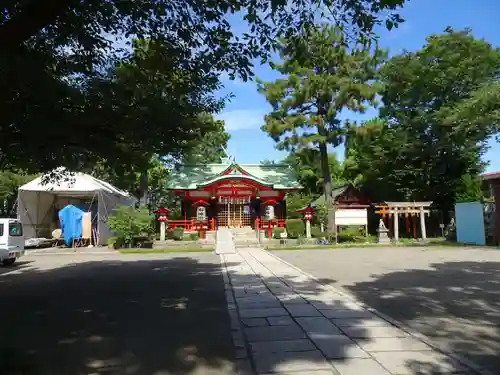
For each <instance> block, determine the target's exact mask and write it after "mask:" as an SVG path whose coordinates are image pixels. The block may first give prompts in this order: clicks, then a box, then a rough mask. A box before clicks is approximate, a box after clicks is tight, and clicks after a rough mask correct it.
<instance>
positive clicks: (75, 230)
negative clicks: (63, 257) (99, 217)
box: [59, 204, 83, 246]
mask: <svg viewBox="0 0 500 375" xmlns="http://www.w3.org/2000/svg"><path fill="white" fill-rule="evenodd" d="M82 216H83V211H82V210H80V209H79V208H77V207H75V206H72V205H71V204H70V205H67V206H66V207H64V208H63V209H61V210H60V211H59V221H60V222H61V229H62V235H63V237H64V242H65V243H66V246H70V245H71V242H72V240H73V238H81V237H82Z"/></svg>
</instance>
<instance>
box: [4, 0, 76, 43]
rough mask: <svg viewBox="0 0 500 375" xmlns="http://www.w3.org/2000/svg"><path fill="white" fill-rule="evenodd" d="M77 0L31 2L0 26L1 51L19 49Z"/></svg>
mask: <svg viewBox="0 0 500 375" xmlns="http://www.w3.org/2000/svg"><path fill="white" fill-rule="evenodd" d="M75 2H77V0H31V1H29V2H27V3H26V4H25V5H24V6H23V7H22V8H21V9H20V10H19V11H18V12H16V14H15V15H13V17H12V18H11V19H9V20H8V21H6V22H5V23H3V24H2V25H0V51H6V50H10V49H15V48H17V47H18V46H19V45H20V44H22V43H23V42H25V41H26V40H28V39H29V38H31V37H32V36H34V35H36V33H38V32H39V31H40V30H42V29H43V28H45V27H47V26H49V25H51V24H52V23H54V21H55V20H56V19H57V17H59V16H60V15H62V14H64V13H65V12H66V11H67V10H68V9H69V8H70V6H71V5H73V4H74V3H75Z"/></svg>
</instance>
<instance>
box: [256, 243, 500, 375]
mask: <svg viewBox="0 0 500 375" xmlns="http://www.w3.org/2000/svg"><path fill="white" fill-rule="evenodd" d="M260 250H262V251H265V252H266V253H267V254H269V255H270V256H272V257H273V258H275V259H277V260H279V261H280V262H282V263H284V264H286V265H287V266H289V267H292V268H293V269H295V270H296V271H298V272H300V273H302V274H303V275H304V276H307V277H310V278H311V279H313V280H314V281H316V282H317V283H318V284H320V285H322V286H324V287H325V288H328V289H331V290H332V291H334V292H336V293H338V294H340V295H342V296H343V297H346V298H348V299H350V300H351V301H352V302H355V303H357V304H358V305H360V306H362V307H363V308H364V309H366V310H368V311H370V312H371V313H373V314H375V315H377V316H378V317H379V318H381V319H383V320H385V321H387V322H389V323H390V324H392V325H394V326H396V327H397V328H399V329H401V330H403V331H404V332H406V333H408V334H409V335H410V336H412V337H414V338H415V339H417V340H420V341H422V342H423V343H424V344H426V345H428V346H430V347H431V348H432V349H434V350H436V351H438V352H440V353H442V354H445V355H447V356H448V357H450V358H452V359H454V360H455V361H458V362H460V363H461V364H463V365H465V366H467V367H468V368H470V369H471V370H472V371H474V372H476V374H477V375H495V374H494V373H493V372H491V371H489V370H487V369H484V368H482V367H481V366H479V365H478V364H477V363H475V362H473V361H471V360H469V359H467V358H465V357H463V356H461V355H458V354H456V353H453V352H451V351H449V350H447V349H446V348H445V347H444V346H443V345H441V344H439V343H436V342H434V341H432V340H431V339H430V338H429V337H427V336H425V335H424V334H422V333H420V332H417V331H415V330H413V329H412V328H410V327H409V326H408V325H406V324H405V323H402V322H400V321H399V320H396V319H393V318H391V317H390V316H387V315H386V314H384V313H381V312H380V311H378V310H375V309H374V308H372V307H370V306H368V305H366V304H365V303H363V302H361V301H359V300H358V299H357V298H356V297H355V296H354V295H353V294H352V293H350V292H348V291H346V290H345V289H343V288H339V287H334V286H332V285H326V284H324V283H322V282H321V281H320V280H319V279H318V278H317V277H315V276H313V275H311V274H310V273H308V272H305V271H303V270H302V269H300V268H299V267H297V266H295V265H293V264H291V263H289V262H287V261H286V260H283V259H281V258H280V257H278V256H277V255H274V254H272V253H271V252H269V251H267V250H264V249H260Z"/></svg>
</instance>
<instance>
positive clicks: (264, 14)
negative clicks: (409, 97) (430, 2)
mask: <svg viewBox="0 0 500 375" xmlns="http://www.w3.org/2000/svg"><path fill="white" fill-rule="evenodd" d="M402 3H403V0H372V1H365V0H355V1H349V2H347V3H346V2H345V1H344V0H328V1H321V2H317V1H315V0H314V1H313V0H292V1H290V2H284V1H281V0H272V1H267V0H257V1H247V0H216V1H212V2H206V1H201V0H187V1H178V0H175V1H166V0H159V1H121V0H109V1H104V2H103V1H97V0H82V1H73V0H60V1H53V0H51V1H38V0H22V1H21V0H8V1H4V2H3V3H2V8H0V9H1V12H0V71H1V72H2V76H3V77H9V79H5V80H2V82H1V83H0V103H2V104H1V105H2V107H1V108H2V119H1V120H0V168H11V167H19V168H23V169H27V170H30V171H45V170H49V169H52V168H54V167H57V166H59V165H65V166H67V167H68V168H70V169H76V168H80V167H81V165H92V164H93V163H95V162H96V161H97V160H106V161H107V163H111V162H112V161H114V160H120V161H123V160H124V159H128V160H129V161H132V160H136V159H137V157H139V156H141V155H140V154H141V150H149V149H151V153H158V154H160V155H165V154H170V153H178V152H179V148H180V147H181V145H185V144H186V141H187V139H186V136H187V135H190V136H194V135H195V134H198V133H199V129H198V128H197V126H196V121H197V120H196V115H197V114H199V113H200V112H209V113H213V112H214V111H217V110H220V109H221V105H222V104H223V100H221V101H219V100H215V99H214V96H213V95H212V93H213V92H214V91H215V90H217V89H218V88H219V87H220V82H219V75H220V73H221V72H229V74H230V76H231V77H234V76H236V75H239V76H240V77H241V78H243V79H245V80H246V79H248V78H249V77H250V76H251V74H252V70H251V68H252V60H253V59H254V58H262V59H263V60H265V59H266V58H267V57H268V56H269V54H270V53H271V52H272V50H273V48H274V46H275V41H276V40H277V38H278V37H279V36H280V35H285V34H286V35H293V34H294V33H296V31H297V30H299V29H300V28H302V27H305V28H307V27H308V26H309V25H311V24H313V22H314V18H315V16H322V14H321V13H323V16H326V15H328V14H330V15H332V17H334V18H335V19H336V20H337V22H338V23H339V24H343V25H354V26H353V29H354V31H355V33H356V35H358V36H359V35H361V34H366V33H369V31H370V30H371V29H372V28H373V26H374V25H376V24H378V23H380V22H382V21H383V20H384V19H383V18H380V17H378V12H379V11H382V10H390V11H395V10H396V8H397V7H398V6H400V5H401V4H402ZM236 13H238V15H241V16H242V18H243V20H244V22H246V24H247V26H248V30H247V32H245V33H243V35H239V34H238V33H237V32H235V30H233V29H232V27H231V24H230V23H229V21H228V19H227V17H228V16H230V15H234V14H236ZM387 21H388V24H387V25H388V26H391V25H392V24H393V23H396V24H397V23H398V22H399V21H400V20H399V18H398V16H397V14H392V15H390V16H389V18H388V19H387ZM131 36H134V37H136V38H138V39H139V40H141V41H143V42H139V43H136V44H135V45H134V49H133V51H132V52H129V51H128V50H127V49H126V48H123V46H124V44H125V42H126V43H128V39H127V38H130V37H131ZM145 40H147V41H148V42H147V43H146V42H144V41H145ZM145 47H147V48H145ZM146 50H147V54H144V53H142V54H141V51H146ZM144 55H146V56H144ZM116 67H120V69H118V68H116ZM160 88H161V89H160ZM150 93H151V95H149V94H150ZM223 99H224V98H223ZM191 123H194V124H192V125H191V127H192V131H191V132H185V131H184V130H185V129H186V128H187V127H188V125H189V124H191ZM177 131H179V134H178V135H176V132H177ZM41 139H43V142H40V140H41ZM141 157H142V158H143V160H144V163H147V162H148V160H149V155H145V156H141Z"/></svg>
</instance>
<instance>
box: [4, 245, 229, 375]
mask: <svg viewBox="0 0 500 375" xmlns="http://www.w3.org/2000/svg"><path fill="white" fill-rule="evenodd" d="M0 295H1V297H2V301H1V306H2V308H0V321H1V322H2V328H1V335H0V368H1V370H2V371H0V372H1V373H2V374H6V375H10V374H21V373H22V374H23V375H54V374H58V375H83V374H87V375H90V374H96V375H97V374H106V375H111V374H112V375H115V374H116V375H118V374H120V375H123V374H130V375H146V374H147V375H167V374H176V375H177V374H193V375H194V374H196V375H201V374H203V375H209V374H223V375H224V374H232V373H233V369H232V362H233V361H232V357H233V349H232V341H231V330H230V326H229V318H228V313H227V310H226V303H225V296H224V284H223V279H222V276H221V271H220V264H219V258H218V257H217V256H215V255H211V254H190V255H189V257H186V256H177V257H176V256H175V255H135V254H133V255H132V254H131V255H108V254H101V255H38V256H36V255H28V256H26V257H25V258H23V260H22V261H20V262H19V264H18V265H17V267H9V268H7V267H0Z"/></svg>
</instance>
